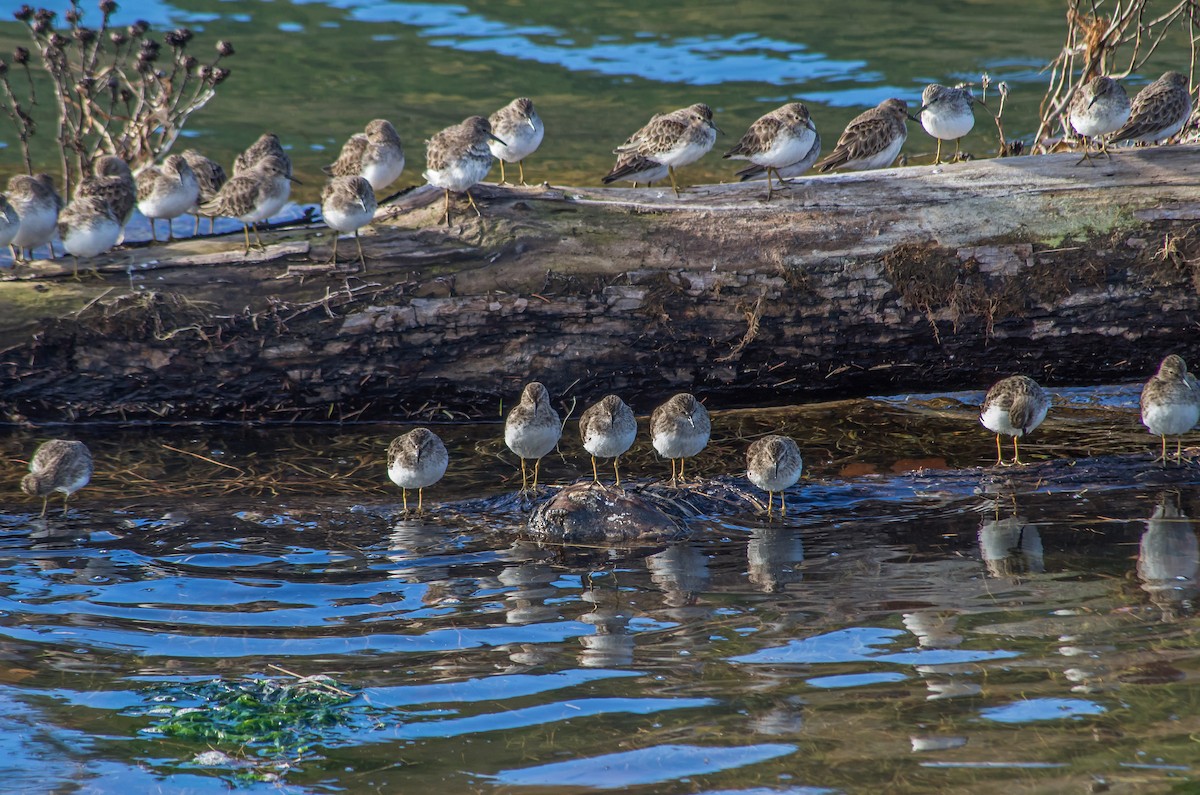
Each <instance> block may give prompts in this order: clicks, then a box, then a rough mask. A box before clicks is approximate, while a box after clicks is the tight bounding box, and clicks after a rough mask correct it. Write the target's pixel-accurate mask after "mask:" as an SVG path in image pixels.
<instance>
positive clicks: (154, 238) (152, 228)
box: [150, 218, 158, 243]
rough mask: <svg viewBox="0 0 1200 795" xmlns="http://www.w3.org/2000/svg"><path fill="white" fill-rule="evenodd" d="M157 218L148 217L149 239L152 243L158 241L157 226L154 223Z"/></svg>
mask: <svg viewBox="0 0 1200 795" xmlns="http://www.w3.org/2000/svg"><path fill="white" fill-rule="evenodd" d="M157 220H158V219H157V218H151V219H150V241H151V242H153V243H157V242H158V226H157V225H156V224H155V221H157Z"/></svg>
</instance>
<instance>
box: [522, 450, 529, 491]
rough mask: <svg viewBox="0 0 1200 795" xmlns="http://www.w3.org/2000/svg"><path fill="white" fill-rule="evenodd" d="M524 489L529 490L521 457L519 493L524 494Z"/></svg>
mask: <svg viewBox="0 0 1200 795" xmlns="http://www.w3.org/2000/svg"><path fill="white" fill-rule="evenodd" d="M526 491H529V475H528V474H526V470H525V459H524V458H522V459H521V493H522V494H524V493H525V492H526Z"/></svg>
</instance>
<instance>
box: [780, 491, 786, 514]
mask: <svg viewBox="0 0 1200 795" xmlns="http://www.w3.org/2000/svg"><path fill="white" fill-rule="evenodd" d="M779 515H780V516H787V492H786V491H781V492H779Z"/></svg>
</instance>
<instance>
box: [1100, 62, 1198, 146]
mask: <svg viewBox="0 0 1200 795" xmlns="http://www.w3.org/2000/svg"><path fill="white" fill-rule="evenodd" d="M1191 113H1192V95H1191V93H1190V92H1189V90H1188V78H1187V75H1182V74H1180V73H1179V72H1165V73H1163V76H1162V77H1160V78H1158V79H1157V80H1155V81H1154V82H1153V83H1151V84H1150V85H1148V86H1146V87H1145V88H1143V89H1142V90H1141V91H1139V92H1137V95H1136V96H1135V97H1134V98H1133V103H1132V106H1131V108H1130V110H1129V121H1127V122H1125V124H1124V126H1122V127H1121V129H1119V130H1117V131H1116V132H1115V133H1113V136H1112V138H1110V139H1109V143H1111V144H1115V143H1120V142H1121V141H1131V142H1133V143H1146V144H1153V143H1158V142H1159V141H1164V140H1166V139H1167V138H1170V137H1171V136H1172V135H1174V134H1175V133H1177V132H1179V131H1180V130H1182V129H1183V125H1184V124H1185V123H1187V120H1188V116H1190V115H1191Z"/></svg>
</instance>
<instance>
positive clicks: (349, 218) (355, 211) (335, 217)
mask: <svg viewBox="0 0 1200 795" xmlns="http://www.w3.org/2000/svg"><path fill="white" fill-rule="evenodd" d="M322 216H323V217H324V218H325V224H326V225H327V226H328V227H329V228H330V229H333V230H334V231H337V232H353V231H354V230H356V229H361V228H362V227H364V226H366V225H367V224H369V223H371V221H373V220H374V219H375V213H369V212H367V211H366V210H364V209H363V208H362V207H361V206H359V205H357V204H356V205H354V206H353V207H352V208H349V209H348V208H345V207H341V208H336V209H335V208H332V207H331V208H329V209H326V210H324V211H323V212H322Z"/></svg>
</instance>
